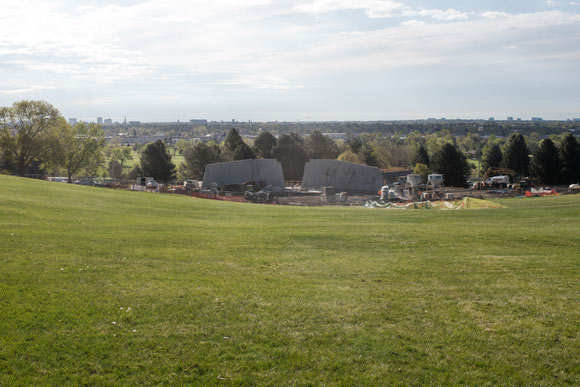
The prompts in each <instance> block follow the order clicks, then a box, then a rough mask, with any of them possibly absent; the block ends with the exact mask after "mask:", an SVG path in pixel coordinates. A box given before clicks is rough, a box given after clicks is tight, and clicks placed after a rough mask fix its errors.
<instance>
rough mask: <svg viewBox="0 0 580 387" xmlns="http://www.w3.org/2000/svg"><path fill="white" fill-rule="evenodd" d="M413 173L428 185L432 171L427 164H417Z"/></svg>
mask: <svg viewBox="0 0 580 387" xmlns="http://www.w3.org/2000/svg"><path fill="white" fill-rule="evenodd" d="M413 173H416V174H418V175H421V183H423V184H427V178H428V177H429V174H430V173H431V170H430V169H429V166H428V165H427V164H422V163H417V164H415V166H414V167H413Z"/></svg>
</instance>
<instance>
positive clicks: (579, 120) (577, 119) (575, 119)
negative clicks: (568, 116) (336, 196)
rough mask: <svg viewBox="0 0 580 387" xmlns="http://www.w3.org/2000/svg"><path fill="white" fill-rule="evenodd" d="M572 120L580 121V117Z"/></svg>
mask: <svg viewBox="0 0 580 387" xmlns="http://www.w3.org/2000/svg"><path fill="white" fill-rule="evenodd" d="M572 121H574V122H580V118H574V119H573V120H572Z"/></svg>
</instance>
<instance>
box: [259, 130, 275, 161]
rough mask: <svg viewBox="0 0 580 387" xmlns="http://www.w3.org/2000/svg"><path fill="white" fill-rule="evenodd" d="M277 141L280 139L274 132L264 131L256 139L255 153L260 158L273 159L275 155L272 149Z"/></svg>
mask: <svg viewBox="0 0 580 387" xmlns="http://www.w3.org/2000/svg"><path fill="white" fill-rule="evenodd" d="M277 143H278V140H276V137H274V135H273V134H272V133H270V132H262V133H260V134H259V135H258V137H256V139H255V140H254V153H255V154H256V156H258V157H260V158H263V159H271V158H273V157H274V155H273V153H272V151H273V150H274V148H275V147H276V144H277Z"/></svg>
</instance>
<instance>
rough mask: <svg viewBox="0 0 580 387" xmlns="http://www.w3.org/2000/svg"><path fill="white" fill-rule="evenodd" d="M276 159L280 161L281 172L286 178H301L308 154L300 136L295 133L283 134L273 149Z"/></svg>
mask: <svg viewBox="0 0 580 387" xmlns="http://www.w3.org/2000/svg"><path fill="white" fill-rule="evenodd" d="M273 154H274V157H275V158H276V160H278V161H280V163H282V172H283V173H284V179H286V180H302V176H303V174H304V165H305V164H306V161H307V160H308V155H307V154H306V150H305V149H304V146H303V140H302V138H301V137H300V136H299V135H298V134H296V133H290V134H283V135H281V136H280V138H279V139H278V145H276V148H274V150H273Z"/></svg>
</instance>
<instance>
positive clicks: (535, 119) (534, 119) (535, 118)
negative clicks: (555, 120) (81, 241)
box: [532, 117, 544, 122]
mask: <svg viewBox="0 0 580 387" xmlns="http://www.w3.org/2000/svg"><path fill="white" fill-rule="evenodd" d="M542 121H544V119H543V118H542V117H532V122H542Z"/></svg>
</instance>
